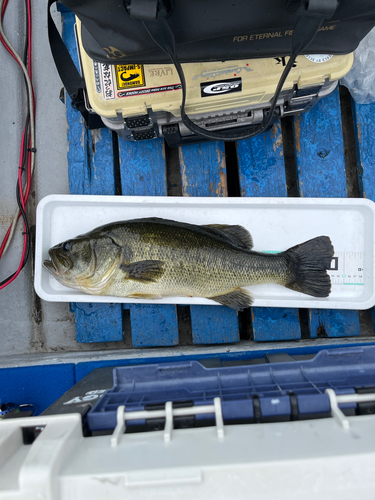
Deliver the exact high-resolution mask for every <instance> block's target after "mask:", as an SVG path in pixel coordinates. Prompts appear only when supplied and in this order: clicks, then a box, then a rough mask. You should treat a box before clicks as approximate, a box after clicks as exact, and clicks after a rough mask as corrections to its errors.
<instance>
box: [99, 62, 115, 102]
mask: <svg viewBox="0 0 375 500" xmlns="http://www.w3.org/2000/svg"><path fill="white" fill-rule="evenodd" d="M100 73H101V76H102V88H103V98H104V99H105V100H109V99H115V98H116V93H115V83H114V78H113V66H112V65H111V64H100Z"/></svg>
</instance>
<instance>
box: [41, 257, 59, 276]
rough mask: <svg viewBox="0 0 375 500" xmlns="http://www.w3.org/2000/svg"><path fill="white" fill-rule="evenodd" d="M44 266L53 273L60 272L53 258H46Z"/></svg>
mask: <svg viewBox="0 0 375 500" xmlns="http://www.w3.org/2000/svg"><path fill="white" fill-rule="evenodd" d="M43 266H44V267H45V268H46V269H47V271H48V272H50V273H51V274H53V275H56V274H59V271H58V269H57V268H56V266H55V264H54V262H53V261H52V260H44V261H43Z"/></svg>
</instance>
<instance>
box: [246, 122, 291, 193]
mask: <svg viewBox="0 0 375 500" xmlns="http://www.w3.org/2000/svg"><path fill="white" fill-rule="evenodd" d="M237 159H238V167H239V176H240V187H241V195H242V196H262V197H268V196H287V189H286V179H285V165H284V150H283V140H282V135H281V125H280V121H279V120H278V121H277V122H276V123H275V125H274V126H273V127H272V129H271V130H270V131H269V132H266V133H263V134H259V135H257V136H255V137H252V138H251V139H245V140H243V141H239V142H237Z"/></svg>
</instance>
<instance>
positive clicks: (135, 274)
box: [120, 260, 165, 283]
mask: <svg viewBox="0 0 375 500" xmlns="http://www.w3.org/2000/svg"><path fill="white" fill-rule="evenodd" d="M164 264H165V263H164V262H163V261H161V260H141V261H138V262H130V263H128V264H126V263H124V264H121V266H120V269H121V270H122V271H123V272H124V273H125V275H126V279H129V280H134V281H140V282H141V283H155V282H156V281H157V280H158V279H159V278H161V277H162V276H163V274H164Z"/></svg>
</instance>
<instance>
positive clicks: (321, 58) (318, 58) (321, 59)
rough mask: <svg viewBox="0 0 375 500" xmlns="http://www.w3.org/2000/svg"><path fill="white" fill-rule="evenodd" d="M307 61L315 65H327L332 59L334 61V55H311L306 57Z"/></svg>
mask: <svg viewBox="0 0 375 500" xmlns="http://www.w3.org/2000/svg"><path fill="white" fill-rule="evenodd" d="M305 57H306V59H308V60H309V61H311V62H313V63H318V64H320V63H325V62H327V61H329V60H330V59H332V57H333V55H332V54H309V55H307V56H305Z"/></svg>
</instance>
